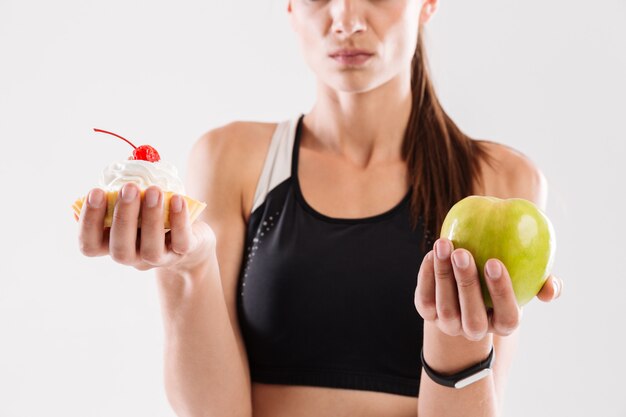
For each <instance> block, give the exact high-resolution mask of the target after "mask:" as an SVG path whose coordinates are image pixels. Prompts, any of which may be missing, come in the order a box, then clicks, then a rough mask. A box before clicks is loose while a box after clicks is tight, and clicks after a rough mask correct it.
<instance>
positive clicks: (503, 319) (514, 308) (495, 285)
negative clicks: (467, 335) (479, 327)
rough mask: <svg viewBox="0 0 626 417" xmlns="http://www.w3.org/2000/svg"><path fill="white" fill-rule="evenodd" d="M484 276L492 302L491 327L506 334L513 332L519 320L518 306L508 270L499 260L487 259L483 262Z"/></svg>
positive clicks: (499, 332)
mask: <svg viewBox="0 0 626 417" xmlns="http://www.w3.org/2000/svg"><path fill="white" fill-rule="evenodd" d="M485 277H486V281H487V289H488V290H489V294H490V295H491V301H492V302H493V318H492V324H493V329H494V331H495V333H497V334H499V335H502V336H507V335H509V334H511V333H513V331H514V330H515V329H516V328H517V326H518V325H519V320H520V308H519V306H518V305H517V299H516V298H515V293H514V292H513V285H512V283H511V278H510V277H509V272H508V271H507V270H506V268H505V267H504V264H502V262H500V261H499V260H497V259H489V260H488V261H487V262H486V263H485Z"/></svg>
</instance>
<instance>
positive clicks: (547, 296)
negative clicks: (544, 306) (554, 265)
mask: <svg viewBox="0 0 626 417" xmlns="http://www.w3.org/2000/svg"><path fill="white" fill-rule="evenodd" d="M561 291H563V280H561V279H559V278H557V277H555V276H554V275H550V276H549V277H548V279H547V280H546V282H545V283H544V284H543V287H541V291H539V294H537V298H539V299H540V300H541V301H544V302H549V301H552V300H555V299H557V298H559V296H560V295H561Z"/></svg>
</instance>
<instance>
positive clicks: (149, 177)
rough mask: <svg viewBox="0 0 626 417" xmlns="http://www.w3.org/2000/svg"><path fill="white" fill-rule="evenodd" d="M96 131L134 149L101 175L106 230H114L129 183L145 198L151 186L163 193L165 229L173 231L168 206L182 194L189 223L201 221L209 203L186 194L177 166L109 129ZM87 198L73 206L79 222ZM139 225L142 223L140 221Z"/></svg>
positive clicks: (154, 150) (146, 146)
mask: <svg viewBox="0 0 626 417" xmlns="http://www.w3.org/2000/svg"><path fill="white" fill-rule="evenodd" d="M94 131H96V132H101V133H107V134H110V135H113V136H116V137H118V138H120V139H122V140H124V141H126V142H127V143H128V144H130V145H131V146H132V147H133V148H134V150H133V156H131V157H130V158H128V160H124V161H120V162H113V163H112V164H110V165H109V166H107V167H106V168H105V169H104V170H103V171H102V174H101V175H100V182H99V187H100V188H102V189H103V190H104V191H105V192H106V196H107V211H106V215H105V217H104V226H105V227H111V222H112V220H113V209H114V207H115V203H116V201H117V196H118V194H119V192H120V190H121V188H122V187H123V186H124V184H126V183H129V182H134V183H135V184H137V186H138V187H139V189H140V190H141V196H142V199H143V194H144V191H145V190H146V188H148V187H150V186H151V185H156V186H158V187H159V188H160V189H161V190H162V191H163V226H164V228H165V229H169V228H170V220H169V207H170V199H171V198H172V196H173V195H174V194H179V195H181V196H182V197H183V198H184V199H185V201H186V203H187V208H188V211H189V219H190V221H191V222H193V221H194V220H196V219H197V218H198V216H199V215H200V213H201V212H202V210H204V208H205V207H206V204H205V203H202V202H200V201H197V200H194V199H193V198H191V197H188V196H186V195H185V187H184V186H183V182H182V181H181V180H180V178H179V177H178V171H177V170H176V167H175V166H174V165H172V164H170V163H168V162H165V161H161V157H160V156H159V153H158V152H157V151H156V149H154V148H153V147H151V146H150V145H142V146H135V145H133V144H132V143H131V142H130V141H129V140H127V139H125V138H123V137H121V136H119V135H117V134H115V133H111V132H107V131H106V130H100V129H94ZM86 198H87V197H86V196H83V197H81V198H79V199H77V200H76V201H75V202H74V204H73V205H72V209H73V210H74V217H75V218H76V219H77V220H78V218H79V216H80V211H81V209H82V207H83V204H84V203H85V199H86ZM139 224H141V221H140V222H139Z"/></svg>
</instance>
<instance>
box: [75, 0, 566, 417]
mask: <svg viewBox="0 0 626 417" xmlns="http://www.w3.org/2000/svg"><path fill="white" fill-rule="evenodd" d="M437 3H438V1H437V0H382V1H371V0H326V1H315V0H290V1H289V4H288V12H289V17H290V20H291V23H292V25H293V28H294V31H295V32H296V34H297V36H298V38H299V40H300V42H301V44H302V49H303V51H304V54H305V57H306V60H307V62H308V64H309V66H310V67H311V68H312V69H313V70H314V72H315V74H316V76H317V81H318V82H317V87H318V89H317V100H316V102H315V105H314V106H313V109H312V110H311V111H310V112H309V113H308V114H306V115H305V116H304V117H302V118H297V119H294V120H293V121H289V122H285V123H280V124H271V123H248V122H245V123H244V122H239V123H233V124H230V125H227V126H224V127H222V128H219V129H216V130H213V131H211V132H209V133H207V134H206V135H204V137H202V138H201V139H200V140H199V141H198V142H197V144H196V145H195V147H194V149H193V152H192V157H191V159H190V166H189V172H190V175H189V181H188V192H189V194H190V195H192V196H194V197H197V198H200V199H203V200H205V201H206V202H207V203H208V207H207V210H206V211H205V214H204V217H203V220H204V221H198V222H195V223H194V224H189V221H188V219H187V217H186V211H185V210H186V207H185V203H184V200H183V199H182V198H178V197H174V198H173V199H172V201H171V206H170V208H171V224H172V228H171V233H170V234H169V235H168V237H167V240H166V244H164V239H163V229H162V225H161V222H160V220H159V219H160V216H161V210H162V208H161V204H160V202H161V201H162V194H161V191H160V190H159V189H158V188H156V187H152V188H149V189H148V190H147V191H146V196H145V199H144V204H141V201H140V199H139V197H138V193H137V191H138V190H137V187H135V186H134V185H133V184H127V185H126V186H125V188H124V189H123V190H122V196H123V197H122V198H121V199H120V201H119V202H118V204H117V206H116V215H115V219H116V220H115V221H114V224H113V226H112V227H111V231H110V237H109V238H108V239H103V232H102V218H103V216H104V213H103V208H100V209H99V208H96V207H95V206H97V204H96V205H94V206H90V205H89V204H87V205H86V207H85V209H84V210H83V213H82V216H81V232H80V233H81V235H80V240H81V248H82V250H83V252H84V253H85V254H86V255H89V256H95V255H102V254H110V255H111V257H112V258H113V259H114V260H115V261H117V262H120V263H123V264H127V265H132V266H134V267H135V268H137V269H140V270H146V269H150V268H155V269H156V271H157V276H158V282H159V288H160V294H161V298H162V307H163V319H164V323H165V335H166V355H165V381H166V389H167V393H168V397H169V400H170V402H171V404H172V406H173V407H174V409H175V410H176V412H177V413H178V414H179V415H181V416H200V415H212V416H251V415H254V416H260V417H263V416H274V417H277V416H360V417H368V416H383V415H384V416H392V417H396V416H397V417H401V416H402V417H404V416H416V415H419V416H420V417H424V416H439V417H441V416H452V415H455V416H456V415H467V416H472V415H481V416H482V415H497V412H498V407H499V406H500V404H501V400H502V398H503V389H504V383H505V380H506V373H507V369H508V368H509V364H510V363H511V359H512V354H513V350H514V348H515V345H516V331H515V330H516V328H517V327H518V325H519V320H520V310H519V308H518V307H517V304H516V302H515V298H514V295H513V293H512V289H511V285H510V281H509V278H508V273H507V271H506V268H504V266H503V265H502V264H501V263H500V262H499V261H498V260H490V261H489V262H488V264H487V266H486V274H487V276H488V277H489V279H488V284H489V290H490V292H491V295H492V298H493V300H494V309H493V311H492V312H489V313H488V312H487V311H486V309H485V306H484V303H483V300H482V296H481V293H480V290H479V283H478V275H477V271H476V267H475V263H474V261H473V259H472V258H471V255H470V254H469V252H467V251H465V250H462V249H457V250H454V248H453V247H452V244H451V242H450V241H447V240H445V239H439V240H437V241H436V242H434V245H433V242H432V239H431V238H430V237H429V236H436V235H437V233H436V231H437V230H439V228H440V226H441V221H442V218H443V216H445V213H446V212H447V210H448V209H449V208H450V207H451V205H452V204H453V203H454V202H456V201H458V200H460V199H461V198H462V197H464V196H466V195H470V194H484V195H494V196H498V197H501V198H508V197H522V198H526V199H528V200H531V201H534V202H535V203H537V204H538V205H540V206H543V205H544V204H545V193H546V192H545V181H544V180H543V177H542V175H541V173H540V172H539V171H538V170H537V168H535V167H534V166H533V165H532V164H531V163H530V162H529V161H528V160H527V159H526V158H524V157H523V156H522V155H520V154H519V153H517V152H515V151H513V150H511V149H509V148H506V147H504V146H501V145H497V144H495V143H489V142H479V141H473V140H470V139H469V138H467V137H466V136H465V135H464V134H463V133H461V132H460V130H459V129H458V128H457V127H456V126H455V125H454V123H453V122H452V121H451V120H450V119H449V118H448V116H447V115H446V114H445V113H444V112H443V110H442V109H441V107H440V105H439V103H438V102H437V99H436V96H435V94H434V92H433V89H432V85H431V83H430V80H429V77H428V74H427V72H426V64H425V59H424V51H423V47H422V43H421V35H420V36H418V35H419V34H420V33H421V29H422V27H423V25H424V24H425V23H426V22H427V21H428V20H429V19H430V18H431V16H432V15H433V13H434V12H435V10H436V7H437ZM102 198H103V195H102V191H100V190H97V189H96V190H92V191H91V194H90V198H89V199H88V200H89V201H97V200H98V199H102ZM140 212H141V214H142V217H141V231H142V233H141V240H140V241H137V240H136V239H137V234H136V228H137V226H138V225H137V217H138V214H139V213H140ZM433 246H434V249H433V250H429V249H431V247H433ZM242 259H243V261H242ZM418 271H419V276H418V280H417V287H416V285H415V284H416V275H417V274H418ZM559 287H560V281H557V280H556V279H555V278H552V277H551V278H550V279H549V280H548V281H547V283H546V285H545V286H544V288H543V289H542V291H541V292H540V294H539V298H540V299H542V300H544V301H547V300H551V299H553V298H556V296H557V295H558V292H559V291H558V289H559ZM415 308H417V311H418V312H419V315H418V314H417V312H416V311H415ZM492 347H493V350H494V351H495V352H497V360H496V361H495V362H494V363H493V372H492V373H491V374H489V373H488V372H484V369H488V366H487V365H485V362H486V360H487V358H489V357H491V354H490V353H491V352H492ZM420 352H422V353H423V362H421V361H420ZM487 362H488V361H487ZM422 363H425V364H426V365H427V366H428V369H431V370H432V372H431V374H427V373H425V372H423V367H422ZM476 364H479V366H477V367H475V366H474V365H476ZM473 366H474V369H473V370H471V369H470V371H468V372H469V374H472V375H476V376H477V377H478V376H481V375H486V377H484V378H482V379H479V380H477V381H476V382H473V383H471V384H469V385H468V386H466V387H465V388H461V389H455V388H449V387H447V386H444V385H442V384H444V383H445V382H446V381H453V382H454V381H458V380H459V379H462V377H461V376H460V375H459V372H460V371H466V370H468V369H469V368H472V367H473ZM468 372H466V373H465V374H468ZM437 375H438V376H437ZM442 380H443V382H442ZM436 381H438V382H436Z"/></svg>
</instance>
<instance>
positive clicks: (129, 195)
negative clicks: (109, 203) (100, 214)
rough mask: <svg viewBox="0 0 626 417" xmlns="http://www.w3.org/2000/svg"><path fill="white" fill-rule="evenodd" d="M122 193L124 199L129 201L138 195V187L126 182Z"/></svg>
mask: <svg viewBox="0 0 626 417" xmlns="http://www.w3.org/2000/svg"><path fill="white" fill-rule="evenodd" d="M120 193H121V194H122V200H123V201H125V202H127V203H129V202H131V201H133V200H134V199H135V197H137V187H135V186H133V185H130V184H126V185H125V186H123V187H122V190H121V191H120Z"/></svg>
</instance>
